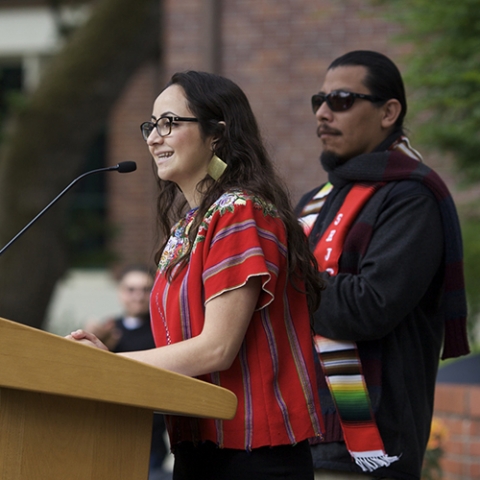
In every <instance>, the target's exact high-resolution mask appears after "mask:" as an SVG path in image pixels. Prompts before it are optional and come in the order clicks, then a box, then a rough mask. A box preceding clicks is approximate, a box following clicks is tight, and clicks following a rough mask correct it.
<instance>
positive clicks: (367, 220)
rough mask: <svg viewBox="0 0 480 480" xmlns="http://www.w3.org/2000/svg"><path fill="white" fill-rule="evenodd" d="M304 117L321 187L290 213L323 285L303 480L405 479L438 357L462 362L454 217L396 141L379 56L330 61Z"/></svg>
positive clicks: (405, 143)
mask: <svg viewBox="0 0 480 480" xmlns="http://www.w3.org/2000/svg"><path fill="white" fill-rule="evenodd" d="M312 108H313V113H314V114H315V118H316V120H317V136H318V137H319V139H320V142H321V145H322V149H323V151H322V154H321V157H320V161H321V164H322V166H323V168H324V169H325V171H326V172H327V173H328V182H327V183H326V184H325V185H322V186H321V187H318V188H316V189H314V190H312V191H311V192H309V193H307V194H306V195H304V197H303V198H302V199H301V201H300V203H299V205H298V207H297V213H298V216H299V218H300V219H301V221H302V223H303V225H304V229H305V232H306V234H307V235H308V237H309V241H310V245H311V248H312V250H313V251H314V253H315V257H316V259H317V261H318V264H319V270H320V272H322V273H321V275H322V276H323V277H324V278H325V280H326V282H327V287H326V290H325V291H324V292H323V295H322V303H321V306H320V308H319V310H318V311H317V312H316V313H315V314H314V327H315V334H316V335H315V348H316V351H317V357H316V358H317V360H318V365H317V367H318V368H317V372H318V390H319V393H320V400H321V404H322V410H323V414H324V416H325V425H326V432H325V436H324V439H323V441H322V442H321V443H319V444H317V445H314V446H312V453H313V458H314V464H315V467H316V478H319V479H322V478H324V479H344V478H345V479H354V478H358V479H366V478H371V479H372V478H389V479H399V480H414V479H419V478H420V475H421V466H422V461H423V455H424V452H425V449H426V445H427V441H428V437H429V430H430V422H431V418H432V413H433V396H434V387H435V378H436V373H437V367H438V362H439V358H440V356H442V358H448V357H454V356H459V355H464V354H467V353H468V351H469V350H468V342H467V337H466V325H465V324H466V322H465V317H466V302H465V292H464V284H463V270H462V249H461V234H460V228H459V224H458V218H457V214H456V210H455V206H454V205H453V201H452V199H451V196H450V194H449V192H448V190H447V188H446V186H445V184H444V183H443V182H442V180H441V179H440V178H439V176H438V175H437V174H436V173H435V172H434V171H433V170H431V169H430V168H429V167H427V166H426V165H425V164H424V163H422V158H421V156H420V154H419V153H418V152H417V151H416V150H414V149H413V148H412V147H411V146H410V143H409V140H408V138H407V137H406V135H405V132H404V130H403V121H404V117H405V113H406V111H407V104H406V98H405V90H404V86H403V81H402V78H401V75H400V72H399V71H398V69H397V67H396V66H395V65H394V63H393V62H392V61H391V60H390V59H388V58H387V57H385V56H384V55H382V54H380V53H377V52H371V51H354V52H350V53H347V54H345V55H343V56H342V57H340V58H338V59H336V60H335V61H334V62H333V63H332V64H331V65H330V66H329V68H328V70H327V73H326V76H325V79H324V82H323V85H322V87H321V90H320V92H319V93H318V94H316V95H313V97H312Z"/></svg>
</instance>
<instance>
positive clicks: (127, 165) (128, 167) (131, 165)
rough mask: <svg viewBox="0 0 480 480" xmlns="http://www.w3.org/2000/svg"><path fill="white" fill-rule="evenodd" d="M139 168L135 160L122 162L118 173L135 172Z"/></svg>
mask: <svg viewBox="0 0 480 480" xmlns="http://www.w3.org/2000/svg"><path fill="white" fill-rule="evenodd" d="M136 169H137V164H136V163H135V162H130V161H129V162H120V163H119V164H118V173H128V172H134V171H135V170H136Z"/></svg>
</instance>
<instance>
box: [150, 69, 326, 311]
mask: <svg viewBox="0 0 480 480" xmlns="http://www.w3.org/2000/svg"><path fill="white" fill-rule="evenodd" d="M171 85H178V86H180V87H181V88H182V89H183V91H184V93H185V97H186V99H187V104H188V107H189V109H190V110H191V112H192V114H193V115H194V116H195V117H196V118H197V119H198V121H199V126H200V132H201V135H202V137H203V138H204V139H205V138H207V137H210V136H211V137H212V138H214V139H215V140H214V150H215V153H216V154H217V155H218V156H219V157H220V158H221V159H222V160H223V161H224V162H225V163H226V164H227V165H228V167H227V169H226V170H225V172H224V173H223V174H222V176H221V177H220V178H219V179H218V180H217V181H214V180H212V179H211V177H210V176H209V175H206V177H205V178H204V179H203V180H202V181H201V182H200V183H199V184H198V185H197V189H198V190H199V191H200V192H201V193H202V196H203V200H202V203H201V205H200V206H199V211H198V213H197V215H196V217H195V221H194V223H193V225H192V227H191V229H190V231H189V239H190V249H191V248H192V245H193V242H194V239H195V237H196V234H197V231H198V228H199V226H200V222H201V221H202V219H203V217H204V215H205V213H206V211H207V210H208V209H209V208H210V206H211V205H212V204H213V203H214V202H215V201H216V200H217V199H218V198H219V197H220V196H221V195H222V194H223V193H224V192H226V191H227V190H231V189H241V190H244V191H246V192H248V193H250V194H253V195H255V196H258V197H260V198H263V199H264V200H267V201H269V202H271V203H272V204H273V205H275V206H276V208H277V210H278V213H279V216H280V218H281V220H282V221H283V223H284V225H285V229H286V234H287V241H288V276H289V279H290V280H291V281H292V283H293V285H294V287H295V288H297V289H299V283H298V281H300V282H302V281H303V282H304V284H305V289H306V293H307V300H308V306H309V309H310V311H311V312H312V313H313V312H314V311H315V310H316V309H317V308H318V305H319V303H320V292H321V290H322V289H323V288H324V284H323V281H322V280H321V279H320V277H319V275H318V269H317V263H316V260H315V257H314V256H313V254H312V253H311V251H310V248H309V245H308V240H307V238H306V236H305V235H304V233H303V229H302V227H301V226H300V224H299V222H298V220H297V218H296V217H295V215H294V213H293V209H292V205H291V202H290V198H289V195H288V191H287V188H286V187H285V185H284V184H283V182H282V181H281V180H280V178H279V176H278V175H277V173H276V171H275V168H274V166H273V164H272V162H271V160H270V159H269V156H268V154H267V152H266V150H265V147H264V145H263V142H262V140H261V135H260V131H259V128H258V125H257V121H256V119H255V116H254V115H253V112H252V109H251V107H250V103H249V101H248V99H247V97H246V96H245V94H244V93H243V91H242V90H241V89H240V87H239V86H238V85H236V84H235V83H234V82H232V81H231V80H228V79H227V78H224V77H221V76H218V75H214V74H210V73H205V72H196V71H187V72H181V73H176V74H174V75H173V76H172V78H171V80H170V82H169V83H168V84H167V86H166V87H165V88H168V87H169V86H171ZM220 122H222V123H220ZM157 182H158V184H159V187H160V194H159V197H158V201H157V209H158V217H157V218H158V223H159V227H160V231H161V234H162V235H163V238H164V241H163V243H162V245H161V247H160V248H159V250H158V251H157V252H156V255H155V261H156V262H157V264H158V262H159V261H160V257H161V254H162V251H163V249H164V248H165V245H166V242H167V241H168V237H169V236H170V231H171V228H172V226H173V224H174V223H175V222H177V221H178V220H179V219H180V218H182V217H183V216H184V215H185V213H186V210H187V208H188V207H187V204H186V201H185V199H183V198H182V197H183V196H179V195H178V194H179V189H178V187H177V185H176V184H174V183H173V182H170V181H165V180H161V179H159V178H158V177H157ZM189 255H190V250H189V251H187V252H186V253H185V255H183V256H182V257H180V258H178V259H177V261H176V262H175V263H174V264H172V265H170V267H169V268H168V269H167V273H168V274H170V275H171V274H172V271H173V268H174V267H175V266H176V265H178V266H179V267H182V266H185V264H186V263H187V262H188V258H189ZM302 291H303V289H302Z"/></svg>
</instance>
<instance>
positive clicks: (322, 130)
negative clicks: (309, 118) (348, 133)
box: [317, 125, 342, 137]
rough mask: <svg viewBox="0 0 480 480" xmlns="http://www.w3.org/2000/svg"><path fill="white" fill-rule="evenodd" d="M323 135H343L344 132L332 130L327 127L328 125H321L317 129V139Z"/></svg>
mask: <svg viewBox="0 0 480 480" xmlns="http://www.w3.org/2000/svg"><path fill="white" fill-rule="evenodd" d="M323 134H328V135H341V134H342V132H341V131H340V130H337V129H336V128H330V127H327V126H326V125H319V126H318V127H317V137H320V135H323Z"/></svg>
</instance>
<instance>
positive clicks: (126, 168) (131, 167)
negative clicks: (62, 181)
mask: <svg viewBox="0 0 480 480" xmlns="http://www.w3.org/2000/svg"><path fill="white" fill-rule="evenodd" d="M136 169H137V164H136V163H135V162H131V161H127V162H120V163H117V165H114V166H112V167H104V168H97V169H96V170H90V171H89V172H85V173H83V174H82V175H80V176H79V177H77V178H76V179H75V180H73V182H71V183H70V184H69V185H68V186H67V187H66V188H64V189H63V190H62V191H61V192H60V193H59V194H58V195H57V196H56V197H55V198H54V199H53V200H52V201H51V202H50V203H49V204H48V205H47V206H46V207H45V208H44V209H43V210H42V211H41V212H40V213H39V214H38V215H37V216H36V217H35V218H34V219H33V220H31V221H30V222H29V223H28V224H27V225H25V227H23V228H22V230H20V231H19V232H18V233H17V234H16V235H15V236H14V237H13V238H12V239H11V240H10V241H9V242H8V243H7V244H6V245H5V246H4V247H3V248H2V249H1V250H0V255H1V254H2V253H3V252H4V251H5V250H6V249H7V248H8V247H9V246H10V245H11V244H12V243H13V242H14V241H15V240H17V238H18V237H19V236H20V235H22V234H23V233H25V231H26V230H28V229H29V228H30V227H31V226H32V225H33V224H34V223H35V222H36V221H37V220H38V219H39V218H40V217H41V216H42V215H43V214H44V213H45V212H46V211H47V210H48V209H49V208H50V207H51V206H52V205H53V204H54V203H55V202H56V201H57V200H58V199H59V198H60V197H62V196H63V195H64V194H65V193H66V192H67V191H68V190H70V188H72V187H73V185H75V184H76V183H77V182H78V181H79V180H81V179H82V178H84V177H86V176H87V175H91V174H92V173H98V172H109V171H112V170H117V171H118V173H130V172H134V171H135V170H136Z"/></svg>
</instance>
